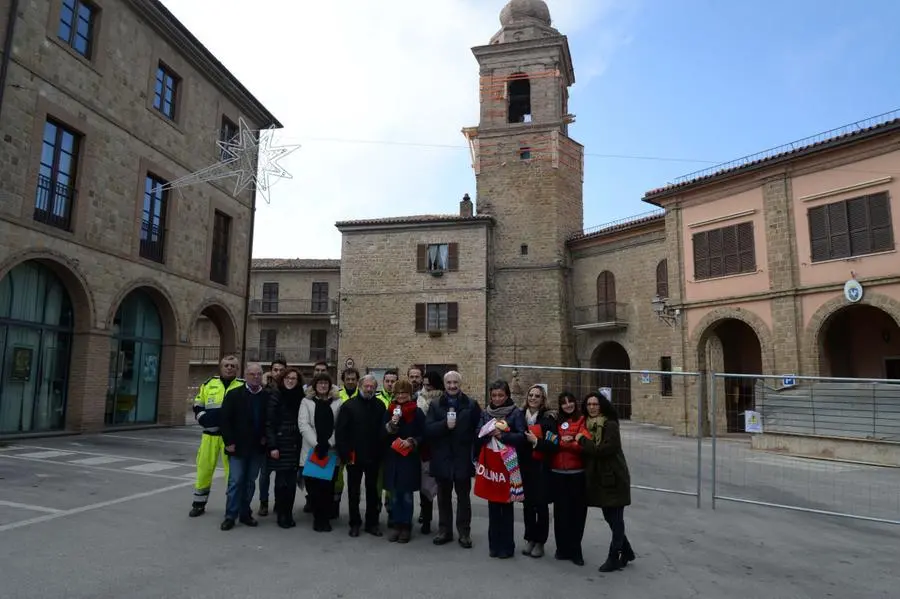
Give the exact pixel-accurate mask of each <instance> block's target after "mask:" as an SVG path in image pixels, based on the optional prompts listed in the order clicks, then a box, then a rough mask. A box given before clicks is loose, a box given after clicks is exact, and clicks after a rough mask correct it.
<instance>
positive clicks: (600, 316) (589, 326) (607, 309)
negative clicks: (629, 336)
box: [572, 302, 628, 331]
mask: <svg viewBox="0 0 900 599" xmlns="http://www.w3.org/2000/svg"><path fill="white" fill-rule="evenodd" d="M627 309H628V305H627V304H623V303H621V302H602V303H597V304H591V305H589V306H579V307H577V308H575V318H574V321H573V323H572V324H573V326H574V327H575V328H576V329H578V330H580V331H591V330H616V329H624V328H626V327H627V326H628V323H627V321H626V318H625V317H626V313H627Z"/></svg>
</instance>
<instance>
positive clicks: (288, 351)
mask: <svg viewBox="0 0 900 599" xmlns="http://www.w3.org/2000/svg"><path fill="white" fill-rule="evenodd" d="M276 358H281V359H282V360H284V361H285V362H287V363H288V365H292V366H293V365H302V364H306V365H309V366H312V365H313V364H314V363H316V362H318V361H319V360H325V361H326V362H328V363H329V364H335V363H337V349H335V348H333V347H265V346H264V347H248V348H247V359H248V360H255V361H257V362H262V363H263V364H266V363H269V362H272V360H275V359H276Z"/></svg>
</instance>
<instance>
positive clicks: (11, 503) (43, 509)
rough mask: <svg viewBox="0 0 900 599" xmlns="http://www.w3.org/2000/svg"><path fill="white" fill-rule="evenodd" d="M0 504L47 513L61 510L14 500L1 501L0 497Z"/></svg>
mask: <svg viewBox="0 0 900 599" xmlns="http://www.w3.org/2000/svg"><path fill="white" fill-rule="evenodd" d="M0 505H5V506H6V507H16V508H20V509H23V510H31V511H32V512H47V513H48V514H58V513H60V512H62V511H63V510H58V509H56V508H53V507H43V506H40V505H29V504H27V503H16V502H15V501H3V500H2V499H0Z"/></svg>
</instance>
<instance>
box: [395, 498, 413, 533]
mask: <svg viewBox="0 0 900 599" xmlns="http://www.w3.org/2000/svg"><path fill="white" fill-rule="evenodd" d="M391 515H392V517H393V520H394V524H395V525H397V526H412V517H413V494H412V493H411V492H401V491H392V492H391Z"/></svg>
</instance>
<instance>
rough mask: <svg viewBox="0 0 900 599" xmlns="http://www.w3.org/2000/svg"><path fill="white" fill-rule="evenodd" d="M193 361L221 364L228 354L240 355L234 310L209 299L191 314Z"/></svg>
mask: <svg viewBox="0 0 900 599" xmlns="http://www.w3.org/2000/svg"><path fill="white" fill-rule="evenodd" d="M190 323H191V330H190V336H189V339H190V343H191V363H192V364H193V363H201V364H218V362H219V360H221V358H222V357H223V356H225V355H226V354H235V355H239V354H240V348H239V347H238V337H239V335H238V330H237V324H236V321H235V319H234V316H233V315H232V313H231V311H230V310H229V309H228V308H226V307H225V306H223V305H222V304H220V303H218V302H216V301H214V300H208V301H206V302H204V303H203V304H202V305H201V306H200V307H199V308H197V310H195V311H194V313H193V314H192V316H191V320H190Z"/></svg>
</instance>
